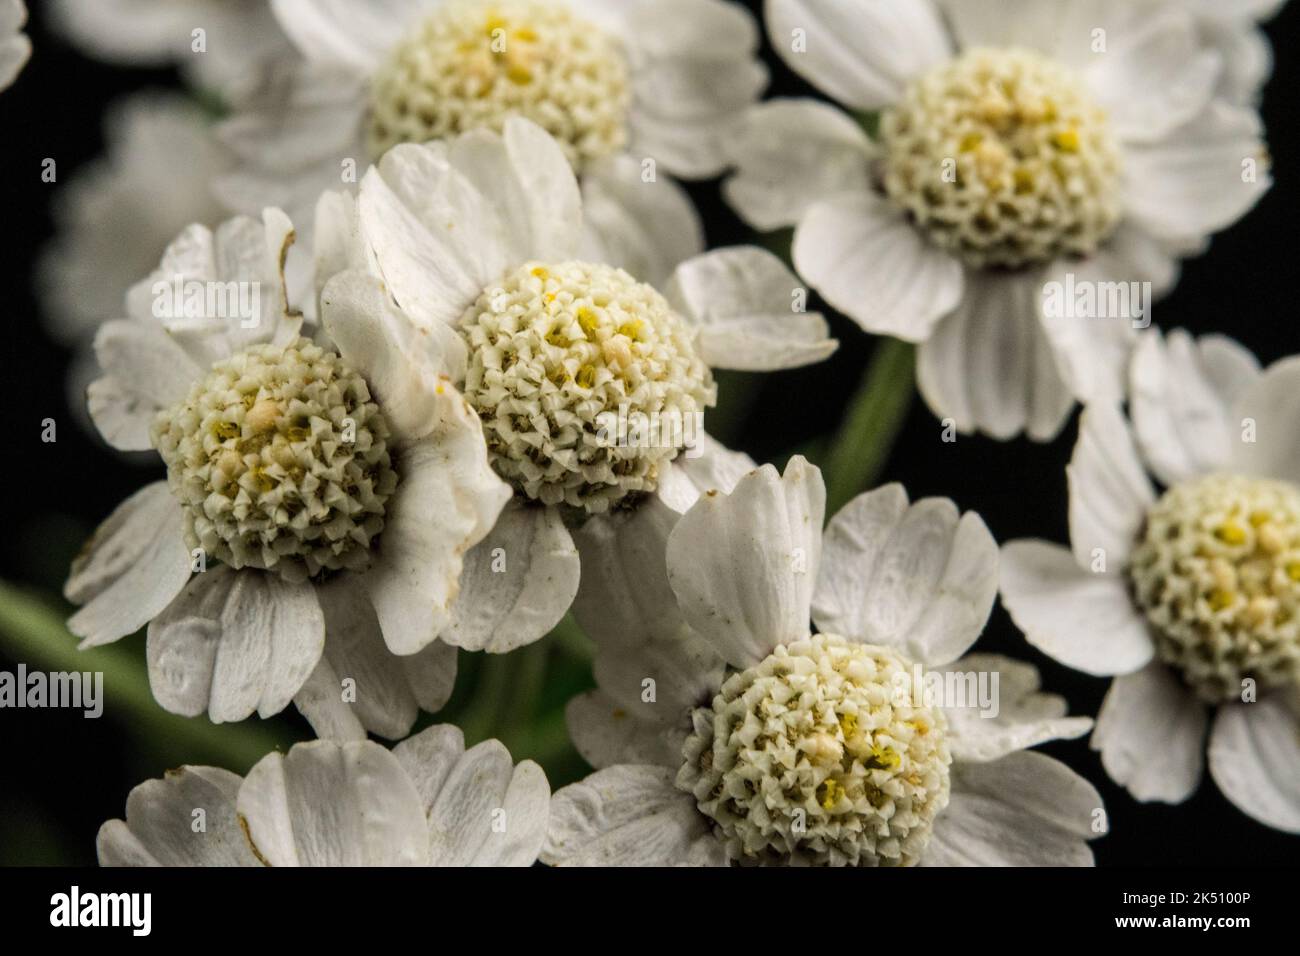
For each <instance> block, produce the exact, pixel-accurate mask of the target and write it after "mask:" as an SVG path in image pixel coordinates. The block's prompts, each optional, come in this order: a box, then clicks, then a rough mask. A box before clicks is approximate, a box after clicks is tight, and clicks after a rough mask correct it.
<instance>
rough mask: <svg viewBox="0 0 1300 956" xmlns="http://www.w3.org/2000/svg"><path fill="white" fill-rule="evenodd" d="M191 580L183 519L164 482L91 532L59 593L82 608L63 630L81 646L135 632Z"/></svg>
mask: <svg viewBox="0 0 1300 956" xmlns="http://www.w3.org/2000/svg"><path fill="white" fill-rule="evenodd" d="M189 577H190V551H189V548H187V547H186V546H185V538H184V517H183V515H182V514H181V508H180V505H178V504H177V503H176V499H175V498H173V497H172V494H171V492H170V491H169V490H168V488H167V482H165V481H156V482H154V483H153V484H151V485H146V486H145V487H144V488H141V489H140V490H139V491H137V492H136V493H135V494H133V495H132V496H131V497H130V498H127V499H126V501H124V502H122V504H120V505H118V506H117V510H115V511H114V512H113V513H112V514H111V515H109V516H108V520H106V521H105V522H104V523H103V524H101V525H100V526H99V527H98V528H96V529H95V534H94V535H93V536H92V537H91V539H90V541H88V542H87V543H86V545H85V547H83V548H82V550H81V553H80V554H79V555H78V556H77V558H76V560H74V561H73V562H72V568H71V570H70V572H69V574H68V581H67V583H66V584H65V585H64V586H63V594H64V596H65V597H66V598H67V599H68V600H69V601H72V602H73V603H74V604H82V605H84V607H82V608H81V610H79V611H78V612H77V613H76V614H74V615H72V617H71V618H69V619H68V630H70V631H71V632H72V633H73V634H75V635H77V637H80V638H81V639H82V641H81V646H82V647H95V646H97V645H99V644H108V643H110V642H112V641H116V640H117V639H118V638H122V637H125V636H126V635H128V634H134V633H135V632H136V631H138V630H139V629H140V628H142V627H144V626H145V625H146V624H148V623H149V622H150V621H151V620H152V619H153V618H154V617H155V616H157V615H158V614H160V613H161V612H162V610H163V609H164V608H165V607H167V605H169V604H170V603H171V602H172V599H173V598H175V597H176V595H177V594H179V593H180V591H181V588H183V587H184V586H185V582H186V581H187V580H189Z"/></svg>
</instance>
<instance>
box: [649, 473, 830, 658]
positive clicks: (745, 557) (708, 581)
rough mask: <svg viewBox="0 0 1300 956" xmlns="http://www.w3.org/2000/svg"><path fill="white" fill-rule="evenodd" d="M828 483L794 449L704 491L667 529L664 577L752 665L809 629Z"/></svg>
mask: <svg viewBox="0 0 1300 956" xmlns="http://www.w3.org/2000/svg"><path fill="white" fill-rule="evenodd" d="M825 510H826V486H825V484H824V483H823V482H822V476H821V472H819V471H818V470H817V469H816V468H814V467H813V466H811V465H809V464H808V463H807V462H806V461H805V460H804V459H803V458H802V457H799V456H796V457H794V458H792V459H791V460H790V463H789V465H787V466H786V470H785V474H784V475H783V476H782V475H778V474H777V471H776V469H775V468H773V467H771V466H770V465H767V466H764V467H763V468H760V469H759V470H758V471H755V472H752V473H751V474H749V475H747V476H746V477H745V478H743V479H741V481H740V482H739V483H738V484H737V485H736V487H735V489H734V490H733V491H732V492H731V493H730V494H721V493H719V494H705V495H704V496H702V497H701V498H700V500H699V501H698V502H697V503H696V504H695V506H694V507H693V508H692V509H691V510H690V511H688V512H687V513H686V514H685V515H683V516H682V518H681V520H680V521H679V522H678V523H677V527H675V528H674V529H673V532H672V534H671V535H670V536H669V538H668V580H669V582H670V583H671V585H672V588H673V592H674V593H675V594H676V595H677V603H678V606H679V607H680V608H681V609H682V613H683V614H684V615H685V616H686V620H687V621H688V622H689V623H690V625H691V627H693V628H694V629H695V631H696V632H697V633H698V634H699V635H700V636H701V637H703V638H705V640H707V641H709V642H711V643H712V644H713V646H714V648H715V649H716V650H717V652H718V653H719V654H721V655H722V656H723V658H725V659H726V661H727V662H728V663H730V664H732V665H734V666H737V667H748V666H750V665H751V664H755V663H757V662H758V661H760V660H762V659H763V658H764V657H766V656H767V655H768V654H770V653H771V652H772V649H773V648H775V647H776V645H778V644H780V643H783V642H785V641H789V640H795V639H798V638H800V637H804V636H806V635H807V634H808V631H809V614H810V605H811V601H812V590H813V583H814V582H815V581H816V579H817V567H818V562H819V558H820V555H821V527H822V517H823V515H824V513H825Z"/></svg>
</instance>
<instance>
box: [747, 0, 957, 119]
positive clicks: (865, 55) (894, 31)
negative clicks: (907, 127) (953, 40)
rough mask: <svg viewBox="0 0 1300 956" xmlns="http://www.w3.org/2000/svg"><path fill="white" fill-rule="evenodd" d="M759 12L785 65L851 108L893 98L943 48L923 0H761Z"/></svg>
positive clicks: (941, 56)
mask: <svg viewBox="0 0 1300 956" xmlns="http://www.w3.org/2000/svg"><path fill="white" fill-rule="evenodd" d="M766 20H767V32H768V36H769V37H770V38H771V41H772V47H773V48H774V49H775V50H776V52H777V53H778V54H779V55H780V56H781V58H782V59H783V60H785V62H786V64H787V65H788V66H789V67H790V69H792V70H794V71H795V72H796V73H798V74H799V75H800V76H802V77H803V78H804V79H806V80H808V81H809V82H810V83H812V84H813V85H814V86H816V87H817V88H818V89H819V90H821V91H822V92H824V93H826V94H828V95H830V96H831V97H833V98H834V99H837V100H839V101H840V102H841V103H843V104H844V105H845V106H848V107H850V108H852V109H855V110H877V109H880V108H881V107H884V106H889V105H891V104H893V103H895V102H896V101H897V100H898V98H899V96H900V94H901V93H902V91H903V87H904V86H905V85H906V84H907V82H908V81H909V80H911V79H913V78H914V77H917V76H919V75H921V74H922V73H924V72H925V71H926V70H927V69H929V68H930V67H932V66H935V65H937V64H939V63H942V62H943V61H944V60H946V59H947V58H948V56H949V45H948V38H947V34H946V32H945V30H944V27H943V23H942V21H941V20H940V19H939V13H938V10H936V9H935V7H934V5H933V4H932V3H930V2H929V0H919V2H918V0H767V7H766ZM796 31H801V32H799V33H796ZM798 40H803V41H804V44H803V45H802V47H801V46H800V45H798V42H797V41H798Z"/></svg>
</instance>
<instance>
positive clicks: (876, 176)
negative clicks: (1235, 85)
mask: <svg viewBox="0 0 1300 956" xmlns="http://www.w3.org/2000/svg"><path fill="white" fill-rule="evenodd" d="M766 11H767V27H768V31H769V33H770V36H771V39H772V42H773V45H774V46H775V48H776V50H777V52H778V53H779V54H780V55H781V56H782V57H783V58H784V59H785V61H786V62H787V63H788V64H789V65H790V66H791V68H792V69H794V70H795V71H797V72H798V73H800V74H801V75H802V76H804V77H805V78H807V79H808V80H809V81H811V82H812V83H813V84H814V85H816V86H817V87H818V88H820V89H821V90H822V91H823V92H825V93H826V94H827V95H828V96H830V97H832V98H833V99H834V100H836V101H837V102H838V103H839V104H841V105H842V106H843V107H844V108H845V109H846V110H848V111H850V112H843V111H841V110H840V109H837V108H835V107H832V106H828V105H826V104H824V103H819V102H816V101H813V100H776V101H773V102H771V103H766V104H763V105H760V106H758V107H755V108H754V109H753V110H751V112H750V114H749V118H748V121H747V123H746V126H745V128H744V129H743V131H742V133H741V135H739V136H737V137H736V139H735V140H734V141H733V147H734V148H733V160H734V163H735V165H736V166H737V173H736V174H735V176H733V177H732V178H731V179H730V180H729V181H728V183H727V184H726V193H727V196H728V197H729V199H730V201H731V203H732V204H733V205H734V206H735V207H736V209H737V210H739V212H740V213H741V215H742V216H743V217H744V218H745V219H746V220H747V221H749V222H750V224H752V225H753V226H755V227H757V228H760V229H775V228H779V227H783V226H794V227H795V232H794V246H793V256H794V262H795V266H796V269H797V270H798V272H799V273H800V275H801V276H803V278H804V279H805V280H807V281H808V282H809V283H810V284H811V285H812V286H813V287H815V288H816V289H817V290H818V291H819V292H820V293H821V294H822V296H823V297H824V298H825V299H826V300H827V301H828V302H830V303H831V304H832V305H834V306H835V307H836V308H837V309H839V310H840V311H842V312H844V313H845V314H846V315H848V316H849V317H851V318H852V319H854V320H855V321H857V322H858V324H859V325H861V326H862V328H863V329H865V330H866V331H868V332H872V333H876V334H881V335H891V336H894V337H896V338H900V339H904V340H907V341H911V342H917V343H919V344H920V349H919V355H918V379H919V386H920V390H921V392H922V394H923V395H924V397H925V399H926V401H927V402H928V404H929V405H930V407H931V409H932V410H933V411H934V412H935V413H936V414H937V415H939V416H941V417H944V418H950V419H952V421H953V423H954V424H955V425H956V426H957V428H958V429H960V430H962V431H974V430H979V431H983V432H986V433H988V434H990V435H993V436H995V437H998V438H1009V437H1011V436H1013V435H1016V434H1019V433H1020V432H1022V431H1023V432H1027V433H1028V434H1029V436H1030V437H1031V438H1034V439H1042V440H1045V439H1048V438H1050V437H1051V436H1053V435H1055V434H1056V433H1057V432H1058V431H1059V430H1060V428H1061V426H1062V425H1063V424H1064V422H1065V420H1066V418H1067V417H1068V415H1069V413H1070V410H1071V409H1072V407H1073V406H1074V403H1075V401H1076V400H1097V399H1102V398H1105V397H1108V396H1109V397H1114V396H1116V395H1118V394H1120V392H1121V391H1122V388H1121V384H1122V375H1123V368H1124V365H1125V362H1126V361H1127V357H1128V355H1129V353H1130V352H1131V349H1132V343H1133V340H1134V334H1135V332H1134V326H1135V325H1141V324H1143V323H1147V322H1149V321H1150V300H1151V299H1152V298H1155V297H1159V296H1160V295H1161V294H1163V293H1164V292H1166V291H1167V290H1168V289H1169V288H1171V287H1172V286H1173V284H1174V283H1175V281H1176V278H1177V272H1178V268H1177V267H1178V260H1179V257H1180V256H1184V255H1187V254H1190V253H1192V252H1195V251H1198V250H1200V249H1202V248H1203V247H1204V245H1205V243H1206V241H1207V238H1208V237H1209V235H1210V234H1211V233H1213V232H1215V231H1217V230H1219V229H1223V228H1225V227H1227V226H1228V225H1230V224H1232V223H1233V222H1235V221H1236V220H1237V219H1238V218H1239V217H1240V216H1241V215H1242V214H1243V213H1245V212H1246V211H1247V210H1248V209H1249V208H1250V207H1251V206H1252V205H1253V204H1254V203H1255V202H1256V201H1257V200H1258V198H1259V197H1260V196H1261V195H1262V194H1263V192H1264V191H1265V190H1266V189H1267V188H1268V186H1269V182H1270V179H1269V172H1268V162H1267V158H1266V154H1265V150H1264V146H1263V143H1262V141H1261V130H1260V123H1259V118H1258V116H1257V115H1256V114H1255V113H1254V111H1252V110H1250V109H1246V108H1243V107H1239V106H1234V105H1232V104H1229V103H1228V102H1226V101H1224V100H1222V99H1218V98H1216V89H1217V88H1218V85H1219V83H1220V81H1221V79H1222V77H1223V64H1222V59H1221V57H1220V55H1219V54H1218V53H1217V52H1215V51H1214V50H1213V49H1208V48H1206V46H1205V45H1204V43H1203V42H1202V39H1201V36H1200V33H1199V25H1198V23H1197V21H1196V19H1195V18H1194V17H1193V15H1192V12H1191V11H1190V10H1189V9H1188V8H1187V7H1186V5H1183V4H1178V3H1112V2H1106V0H1084V2H1079V3H1072V4H1069V5H1068V6H1065V7H1063V6H1062V5H1061V4H1058V3H1053V2H1048V0H1014V2H1006V3H984V2H974V0H942V2H940V0H769V2H768V3H767V8H766ZM875 111H880V122H879V132H878V134H877V135H876V136H875V137H874V138H873V137H871V136H868V135H867V133H866V132H864V130H863V127H862V126H861V125H860V124H859V122H858V120H857V119H855V118H854V116H852V115H850V114H851V113H874V112H875ZM1116 283H1124V286H1123V289H1124V291H1125V292H1126V293H1127V292H1128V291H1129V290H1130V289H1136V290H1137V294H1136V295H1134V296H1132V297H1131V298H1132V302H1131V303H1129V299H1128V298H1126V299H1125V302H1126V303H1129V304H1128V305H1127V306H1125V305H1122V304H1118V303H1115V304H1113V303H1112V301H1111V300H1110V299H1108V298H1107V296H1108V294H1109V290H1114V289H1117V288H1119V286H1117V285H1116ZM1130 283H1135V285H1129V284H1130ZM1143 283H1146V285H1143ZM1053 290H1066V292H1065V294H1066V295H1067V296H1069V297H1070V300H1071V301H1070V303H1069V306H1068V307H1067V308H1064V309H1062V308H1059V307H1058V306H1056V305H1054V304H1053V301H1052V299H1051V294H1052V292H1053ZM1077 290H1083V291H1084V293H1086V295H1084V296H1083V297H1081V298H1080V301H1082V302H1083V303H1084V304H1083V305H1081V306H1079V308H1078V310H1077V311H1078V312H1079V313H1081V314H1080V315H1077V316H1076V310H1075V309H1074V305H1075V298H1076V295H1075V293H1076V292H1077ZM1087 295H1090V296H1091V299H1090V300H1089V299H1088V298H1087ZM1089 301H1090V302H1091V304H1088V303H1089ZM1115 313H1119V314H1115ZM1084 316H1091V317H1084Z"/></svg>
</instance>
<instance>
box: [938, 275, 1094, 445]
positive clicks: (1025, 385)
mask: <svg viewBox="0 0 1300 956" xmlns="http://www.w3.org/2000/svg"><path fill="white" fill-rule="evenodd" d="M1039 289H1040V284H1039V283H1038V282H1036V281H1032V280H1028V279H1027V278H1026V277H1025V276H1024V275H1020V274H1006V275H1004V274H1000V273H984V272H981V273H977V272H968V273H967V274H966V293H965V295H964V296H963V297H962V300H961V303H960V305H958V306H957V309H956V311H954V312H953V313H952V314H951V315H949V316H948V317H947V318H946V319H944V320H943V321H942V322H940V323H939V324H938V326H937V327H936V328H935V330H934V332H933V334H932V335H931V336H930V338H929V339H928V340H927V341H925V342H923V343H922V344H921V347H920V350H919V351H918V352H917V363H916V375H917V387H918V388H919V389H920V391H921V394H922V395H923V396H925V401H926V404H928V405H929V406H930V409H931V410H932V411H933V412H934V414H935V415H936V416H938V417H940V418H951V419H952V420H953V422H954V423H955V425H956V427H957V430H958V431H961V432H973V431H982V432H985V433H987V434H989V435H991V436H993V437H994V438H998V439H1003V440H1006V439H1009V438H1013V437H1014V436H1016V435H1018V434H1020V432H1022V431H1023V432H1027V433H1028V435H1029V437H1030V438H1033V439H1034V440H1036V441H1048V440H1050V439H1052V438H1054V437H1055V436H1056V434H1057V433H1058V432H1059V431H1060V430H1061V428H1062V427H1063V426H1064V425H1065V422H1066V420H1067V419H1068V417H1069V414H1070V410H1071V409H1072V408H1073V407H1074V396H1073V395H1072V394H1071V392H1070V389H1069V388H1068V387H1067V386H1066V383H1065V381H1064V379H1062V377H1061V374H1060V372H1059V371H1058V370H1057V366H1056V360H1055V354H1054V352H1053V351H1052V348H1051V346H1050V344H1049V342H1048V340H1047V338H1046V337H1045V336H1044V335H1043V332H1042V330H1041V327H1040V321H1041V320H1040V317H1039V300H1038V295H1039Z"/></svg>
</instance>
